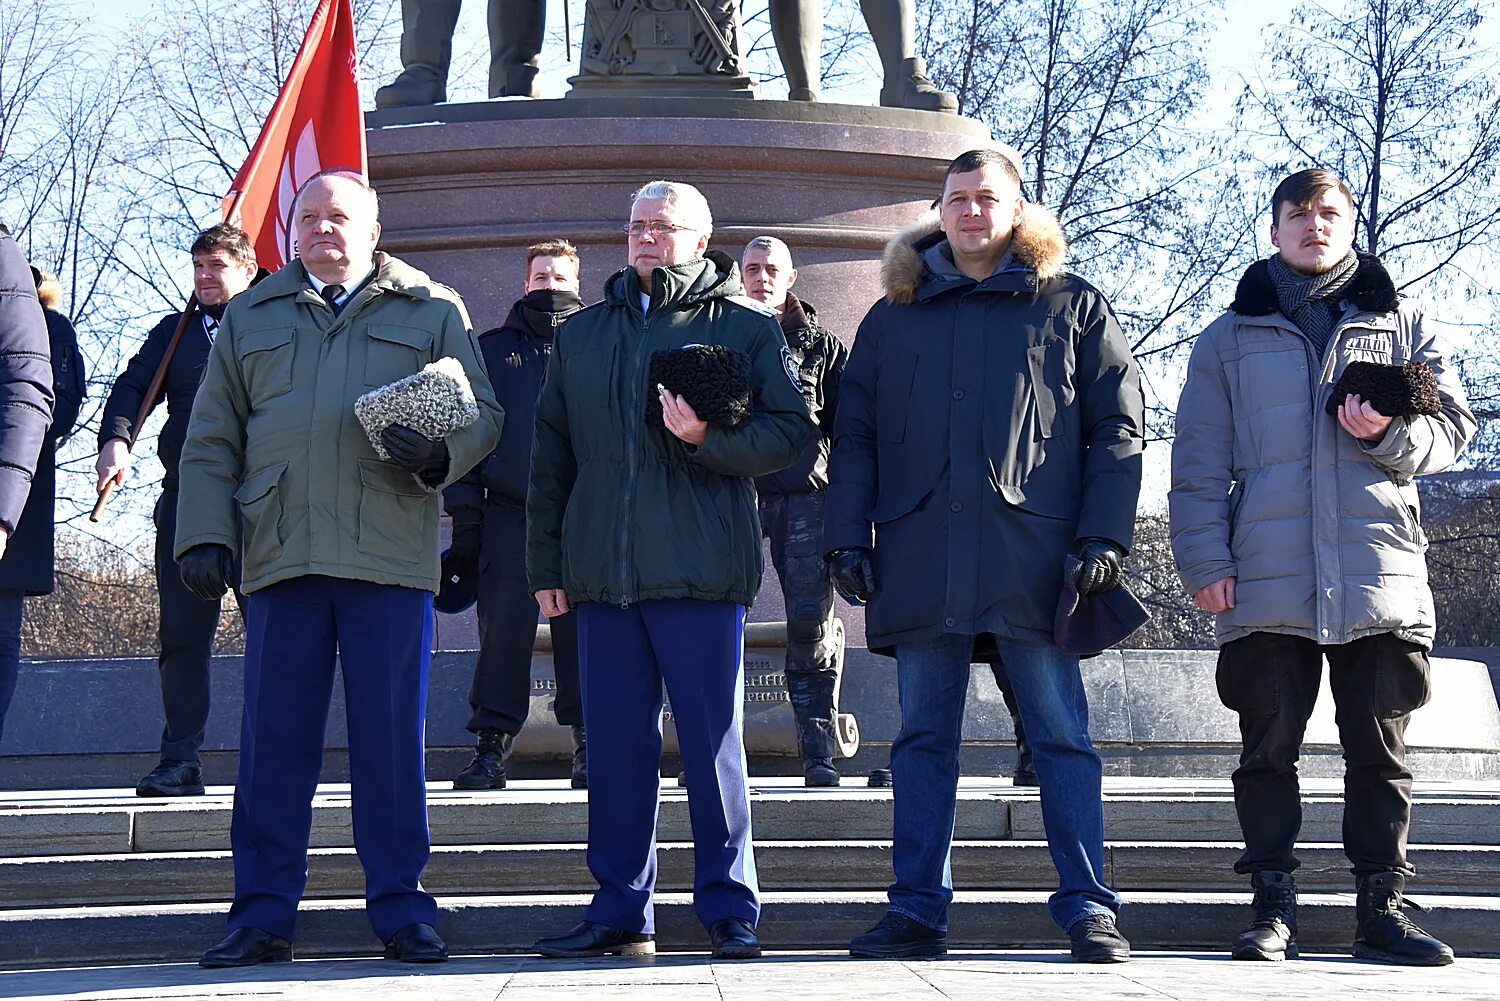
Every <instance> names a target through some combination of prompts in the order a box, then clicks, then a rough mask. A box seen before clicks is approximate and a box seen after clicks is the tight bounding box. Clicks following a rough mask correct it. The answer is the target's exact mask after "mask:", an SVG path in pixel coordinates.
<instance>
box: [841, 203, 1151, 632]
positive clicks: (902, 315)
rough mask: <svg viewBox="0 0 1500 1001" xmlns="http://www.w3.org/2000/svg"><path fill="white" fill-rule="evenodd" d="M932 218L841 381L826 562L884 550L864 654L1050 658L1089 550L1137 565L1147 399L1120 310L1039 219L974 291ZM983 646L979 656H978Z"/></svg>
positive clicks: (1039, 212)
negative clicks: (1074, 561)
mask: <svg viewBox="0 0 1500 1001" xmlns="http://www.w3.org/2000/svg"><path fill="white" fill-rule="evenodd" d="M945 250H946V240H945V239H944V237H943V235H942V233H941V232H940V231H939V230H938V229H937V223H936V219H935V217H929V218H928V219H926V220H924V221H923V222H921V223H919V224H918V225H916V226H914V227H912V228H911V229H909V230H907V231H906V232H904V233H902V234H899V235H898V236H897V237H896V238H895V239H894V240H892V242H891V244H890V246H889V247H888V248H887V250H886V258H885V262H884V266H883V277H884V280H885V285H886V297H885V298H884V299H883V300H881V301H880V302H878V303H876V304H875V305H874V306H873V307H871V309H870V312H869V313H868V314H867V315H866V317H865V319H864V322H863V323H861V324H860V328H859V333H858V335H857V336H856V338H855V341H854V348H853V351H852V353H851V355H850V359H849V366H848V368H847V369H846V370H845V373H844V380H843V389H842V394H841V399H840V402H839V412H838V419H837V422H836V429H835V436H834V446H833V458H832V462H831V464H830V474H831V478H832V482H831V483H830V485H829V488H828V506H827V513H826V522H825V535H824V544H825V547H826V549H828V550H833V549H838V548H844V547H861V546H862V547H868V548H873V559H874V564H875V572H876V593H875V595H874V597H873V599H872V600H871V601H870V604H869V608H868V609H867V611H866V614H865V628H866V636H867V638H868V640H869V644H870V649H871V650H874V651H876V652H878V653H890V652H892V651H893V649H894V647H895V645H896V644H898V643H903V642H912V641H921V640H926V639H932V638H936V637H938V636H941V635H943V634H945V633H953V634H964V635H973V636H976V637H981V638H982V637H984V636H985V635H986V634H993V635H995V636H1000V637H1006V638H1010V639H1015V640H1020V641H1022V642H1026V643H1037V644H1040V643H1049V642H1051V636H1052V619H1053V615H1054V612H1055V610H1056V605H1057V597H1058V594H1059V592H1060V591H1061V588H1062V571H1063V562H1064V560H1065V558H1066V557H1067V556H1068V554H1069V553H1071V552H1073V551H1075V550H1076V548H1077V546H1078V541H1079V540H1081V539H1084V538H1090V537H1096V538H1102V539H1108V540H1110V541H1112V542H1114V543H1116V544H1117V545H1119V546H1120V547H1121V548H1122V549H1126V550H1128V549H1129V547H1130V543H1131V538H1132V534H1133V528H1134V522H1135V507H1136V498H1137V496H1138V494H1139V492H1140V481H1141V450H1142V448H1143V442H1144V438H1143V433H1142V432H1143V427H1144V409H1145V408H1144V401H1143V399H1142V396H1141V388H1140V381H1139V379H1138V377H1137V374H1136V368H1135V364H1134V362H1133V361H1132V359H1131V356H1130V349H1129V346H1128V345H1127V344H1126V342H1125V338H1124V335H1123V334H1122V332H1121V330H1120V328H1119V325H1118V324H1117V323H1116V322H1115V318H1114V315H1113V313H1111V312H1110V308H1109V304H1108V303H1107V302H1106V301H1105V299H1104V296H1103V295H1101V294H1100V293H1099V291H1098V290H1096V289H1095V288H1093V287H1092V286H1090V285H1089V284H1088V283H1087V282H1085V281H1083V280H1082V279H1080V278H1077V277H1075V276H1073V275H1070V274H1067V273H1065V272H1064V271H1063V270H1062V262H1063V258H1064V256H1065V253H1066V243H1065V242H1064V239H1063V235H1062V231H1061V228H1060V227H1059V226H1058V224H1057V221H1056V219H1055V218H1054V217H1053V216H1052V215H1051V213H1049V212H1047V211H1046V210H1044V209H1041V208H1039V207H1036V206H1029V207H1028V208H1027V210H1026V212H1025V215H1024V216H1023V220H1022V222H1021V224H1020V226H1019V227H1018V228H1017V230H1016V232H1015V235H1014V237H1013V239H1012V243H1011V252H1012V264H1011V265H1010V266H1009V267H1005V268H1002V269H1001V270H1000V271H998V272H997V273H996V274H993V275H991V276H990V277H988V278H986V279H985V280H984V281H981V282H976V281H974V279H972V278H969V277H967V276H965V275H963V274H962V273H960V272H958V270H957V269H956V268H955V267H954V265H953V263H952V261H951V258H950V257H948V256H947V255H946V254H945ZM976 645H977V646H982V645H983V644H976Z"/></svg>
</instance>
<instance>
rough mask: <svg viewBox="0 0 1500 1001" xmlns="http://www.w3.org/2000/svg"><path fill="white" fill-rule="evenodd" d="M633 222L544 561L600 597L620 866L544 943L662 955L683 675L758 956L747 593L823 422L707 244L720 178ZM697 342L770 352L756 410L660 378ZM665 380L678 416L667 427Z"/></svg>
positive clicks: (747, 945)
mask: <svg viewBox="0 0 1500 1001" xmlns="http://www.w3.org/2000/svg"><path fill="white" fill-rule="evenodd" d="M629 220H630V221H629V224H628V225H627V226H626V228H625V229H626V233H627V234H628V237H629V245H628V251H629V255H630V256H629V260H630V263H629V266H627V267H625V268H622V269H621V270H620V271H618V272H616V273H615V274H614V275H613V276H612V277H611V278H610V279H609V281H608V282H607V283H606V285H605V294H604V301H603V302H601V303H596V304H595V305H593V306H590V307H588V308H586V309H583V310H580V311H579V312H578V313H575V314H574V315H573V316H572V317H571V318H570V319H569V320H568V324H567V329H566V330H565V332H564V334H563V336H562V338H561V339H560V340H559V341H558V344H557V351H556V354H555V357H554V358H553V359H552V364H551V371H549V372H548V375H547V383H546V385H545V386H543V387H542V397H541V401H540V402H539V403H538V405H537V422H536V446H535V450H534V454H533V456H532V464H531V489H530V493H529V494H528V495H527V498H526V514H527V549H526V569H527V573H528V575H529V576H530V578H531V587H532V589H533V591H535V592H536V596H537V601H538V602H539V603H540V604H541V606H542V611H543V612H544V613H546V615H547V616H548V617H549V618H554V619H555V618H556V617H557V616H558V615H561V614H563V613H565V612H567V611H568V610H569V609H570V608H573V607H575V606H576V607H577V608H578V648H579V673H580V675H581V678H582V681H583V687H584V693H585V695H584V700H583V707H584V708H583V711H584V719H585V725H586V726H587V728H588V736H589V745H590V746H589V851H588V860H589V869H590V871H591V872H593V874H594V878H595V879H597V880H598V881H599V890H598V892H597V893H595V894H594V899H593V903H592V904H590V906H589V909H588V913H587V916H586V919H585V920H584V921H583V922H582V923H581V924H579V925H578V926H577V927H576V928H574V929H573V930H572V931H571V932H568V933H566V934H563V935H557V936H551V937H548V938H544V939H542V940H541V941H540V942H538V943H537V951H539V952H541V953H542V954H543V955H546V956H559V957H577V956H599V955H606V954H613V953H622V954H634V955H639V954H645V953H650V952H653V951H654V950H655V944H654V942H653V939H652V935H653V931H654V918H653V912H652V903H651V898H652V894H653V892H654V890H655V884H656V804H657V793H658V788H659V779H658V768H659V767H660V762H661V708H662V683H663V682H665V683H666V687H667V693H668V695H669V696H670V698H671V699H672V703H673V705H674V706H675V707H676V708H677V712H676V713H675V725H676V729H677V740H678V745H679V747H680V748H681V753H682V763H683V769H684V774H686V775H687V777H688V808H689V811H690V812H691V814H692V821H693V840H694V844H695V846H696V848H695V855H694V857H695V859H696V876H695V878H694V884H693V885H694V903H695V905H696V910H697V913H698V918H699V920H701V921H702V922H703V924H704V925H705V926H706V927H707V928H708V932H709V941H710V943H711V945H712V948H713V953H714V956H715V957H716V958H719V959H745V958H751V957H754V956H758V955H760V943H759V942H758V941H757V939H756V937H755V924H756V921H757V920H758V919H759V916H760V902H759V894H758V890H757V886H756V880H755V861H754V855H753V853H752V850H751V846H750V803H749V792H748V790H747V788H746V785H745V748H744V739H743V733H742V729H743V706H742V700H743V692H744V627H745V607H746V606H747V605H749V604H750V603H751V602H752V601H753V600H754V599H755V592H756V590H757V589H758V588H759V586H760V575H761V565H760V530H759V529H760V526H759V523H758V519H757V517H756V511H755V487H754V483H753V478H754V477H756V476H762V475H764V474H766V473H770V472H773V471H774V470H777V469H780V468H782V467H784V466H787V465H788V464H790V463H791V462H793V461H794V460H795V459H796V458H797V456H798V455H800V454H801V453H802V450H803V449H804V448H806V447H807V443H808V442H809V441H810V440H812V437H813V435H814V433H815V429H814V427H813V423H812V420H811V419H810V418H809V417H808V414H807V407H806V406H805V405H804V404H803V402H802V394H801V392H799V390H798V387H797V386H795V385H793V383H792V381H791V380H790V378H789V377H788V375H787V372H786V371H785V369H784V367H783V364H782V351H783V350H784V341H783V340H782V337H781V334H780V332H779V331H778V330H777V329H776V324H775V323H774V321H773V320H772V319H771V316H772V314H771V311H770V310H768V309H766V308H765V307H764V306H761V305H760V304H758V303H756V302H754V301H753V300H749V299H745V298H744V297H743V296H742V294H741V293H742V287H741V285H740V279H739V274H738V269H737V268H736V267H735V264H734V261H733V260H732V259H731V258H729V257H726V256H725V255H723V254H720V253H718V252H716V251H708V249H707V248H708V240H709V236H710V235H711V234H712V231H713V215H712V213H711V212H710V211H709V207H708V202H707V200H706V199H704V197H703V195H702V193H701V192H699V191H698V189H697V188H694V187H693V186H691V185H688V184H681V183H674V182H671V181H653V182H652V183H650V184H647V185H645V186H644V187H642V188H640V189H639V190H638V191H637V192H636V193H635V195H634V197H633V198H632V199H631V209H630V217H629ZM695 345H698V346H701V345H710V346H712V345H722V346H723V347H725V348H728V349H729V350H731V351H735V352H739V353H741V354H742V355H744V356H745V357H746V359H747V360H748V368H749V377H748V382H749V392H750V413H749V415H748V417H747V418H746V419H745V420H744V421H742V422H739V423H737V424H735V425H733V426H731V425H729V424H727V423H715V424H709V423H707V422H705V421H704V420H702V419H700V418H699V416H698V414H697V412H696V411H695V410H694V409H693V407H691V406H689V405H688V402H687V400H686V399H685V398H684V397H683V396H682V395H681V394H680V393H679V392H675V391H674V390H677V389H678V387H674V386H659V385H652V384H651V383H650V379H649V373H650V371H651V369H650V362H651V358H652V355H653V353H655V352H658V351H663V350H668V349H676V348H682V347H687V346H695ZM648 394H655V395H656V396H657V397H658V398H659V400H660V405H661V408H662V426H657V425H656V424H655V423H654V422H653V423H650V424H648V423H647V421H646V418H645V416H644V415H645V411H646V403H647V399H648ZM700 402H702V401H700Z"/></svg>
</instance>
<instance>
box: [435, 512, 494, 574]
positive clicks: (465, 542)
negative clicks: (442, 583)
mask: <svg viewBox="0 0 1500 1001" xmlns="http://www.w3.org/2000/svg"><path fill="white" fill-rule="evenodd" d="M483 538H484V529H483V528H482V527H481V526H480V525H479V524H473V525H454V526H453V542H452V544H451V545H449V546H448V551H447V552H446V553H444V554H443V577H444V578H447V577H450V576H452V575H453V574H458V575H459V576H465V575H467V574H470V573H473V572H475V571H476V570H478V569H479V548H480V545H481V542H482V540H483Z"/></svg>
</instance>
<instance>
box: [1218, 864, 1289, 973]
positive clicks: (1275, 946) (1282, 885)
mask: <svg viewBox="0 0 1500 1001" xmlns="http://www.w3.org/2000/svg"><path fill="white" fill-rule="evenodd" d="M1250 885H1251V886H1253V887H1255V901H1254V903H1253V904H1252V905H1251V906H1253V907H1254V908H1255V919H1254V920H1253V921H1251V922H1250V927H1249V928H1246V929H1245V930H1244V931H1242V932H1240V934H1239V937H1238V938H1236V939H1235V940H1234V947H1233V949H1231V951H1230V955H1231V956H1233V957H1234V958H1235V959H1261V960H1269V961H1271V962H1278V961H1280V960H1283V959H1296V958H1297V883H1296V881H1295V880H1294V879H1292V874H1291V873H1289V872H1278V871H1277V870H1275V869H1262V870H1261V871H1260V872H1257V873H1255V874H1253V875H1252V876H1251V877H1250Z"/></svg>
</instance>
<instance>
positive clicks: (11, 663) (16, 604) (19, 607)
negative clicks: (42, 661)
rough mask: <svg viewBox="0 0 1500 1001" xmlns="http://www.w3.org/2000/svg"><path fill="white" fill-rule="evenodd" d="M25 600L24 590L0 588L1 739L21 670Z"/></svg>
mask: <svg viewBox="0 0 1500 1001" xmlns="http://www.w3.org/2000/svg"><path fill="white" fill-rule="evenodd" d="M25 602H26V595H25V594H24V593H23V592H21V591H15V590H10V589H0V739H4V737H5V712H6V710H8V709H9V708H10V699H11V696H12V695H14V694H15V693H16V676H17V675H18V674H19V673H20V671H21V613H22V611H23V610H24V609H25Z"/></svg>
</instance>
